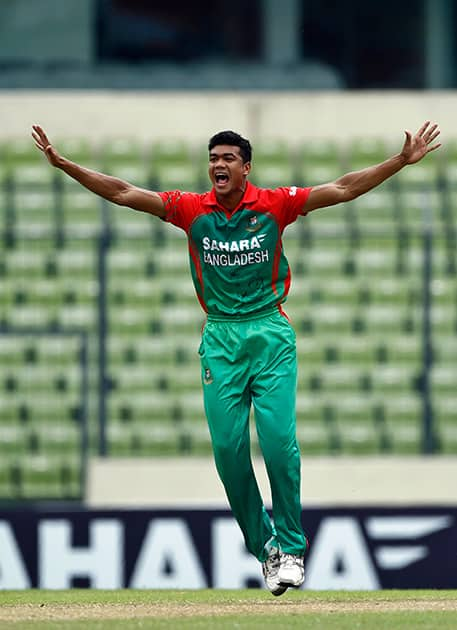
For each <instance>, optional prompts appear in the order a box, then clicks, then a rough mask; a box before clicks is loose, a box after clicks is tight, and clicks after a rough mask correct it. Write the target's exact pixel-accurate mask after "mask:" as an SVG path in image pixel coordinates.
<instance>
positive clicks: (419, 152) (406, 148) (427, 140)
mask: <svg viewBox="0 0 457 630" xmlns="http://www.w3.org/2000/svg"><path fill="white" fill-rule="evenodd" d="M430 125H431V123H430V121H429V120H427V122H425V123H424V124H423V125H422V127H421V128H420V129H419V131H418V132H417V133H416V134H415V135H414V136H413V135H412V133H411V132H410V131H405V135H406V139H405V143H404V145H403V149H402V150H401V155H402V157H403V158H404V159H405V161H406V164H414V163H415V162H419V160H422V158H423V157H424V156H425V155H427V153H430V151H435V149H438V148H439V147H440V146H441V143H439V142H437V143H436V144H432V142H433V141H434V140H435V139H436V138H437V137H438V136H439V135H440V130H439V129H438V125H437V124H433V125H432V126H430Z"/></svg>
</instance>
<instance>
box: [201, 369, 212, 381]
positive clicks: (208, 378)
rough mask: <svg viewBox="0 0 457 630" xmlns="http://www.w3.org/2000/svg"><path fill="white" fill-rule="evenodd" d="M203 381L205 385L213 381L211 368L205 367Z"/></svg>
mask: <svg viewBox="0 0 457 630" xmlns="http://www.w3.org/2000/svg"><path fill="white" fill-rule="evenodd" d="M203 382H204V384H205V385H211V383H212V382H213V375H212V374H211V370H210V369H209V368H205V373H204V375H203Z"/></svg>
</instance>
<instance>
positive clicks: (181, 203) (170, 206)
mask: <svg viewBox="0 0 457 630" xmlns="http://www.w3.org/2000/svg"><path fill="white" fill-rule="evenodd" d="M158 194H159V196H160V197H161V199H162V201H163V203H164V206H165V212H166V214H165V217H164V221H167V222H168V223H172V224H173V225H176V227H179V228H181V229H182V230H184V231H185V232H186V233H187V232H188V231H189V227H190V224H191V223H192V221H193V219H194V218H195V216H196V215H197V214H198V211H199V208H200V203H199V198H200V195H198V194H196V193H188V192H182V191H181V190H172V191H168V192H160V193H158Z"/></svg>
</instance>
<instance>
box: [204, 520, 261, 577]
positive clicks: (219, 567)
mask: <svg viewBox="0 0 457 630" xmlns="http://www.w3.org/2000/svg"><path fill="white" fill-rule="evenodd" d="M212 533H213V549H212V553H213V586H214V588H246V586H247V582H248V580H249V582H250V583H252V581H253V580H256V581H257V582H258V583H259V586H260V585H263V580H262V578H261V574H260V565H259V562H258V560H257V559H256V558H255V557H254V556H253V555H251V554H250V553H249V552H248V551H247V549H246V546H245V544H244V540H243V536H242V534H241V531H240V528H239V526H238V524H237V523H236V521H235V519H232V518H218V519H215V520H214V521H213V527H212ZM227 550H229V552H228V553H227Z"/></svg>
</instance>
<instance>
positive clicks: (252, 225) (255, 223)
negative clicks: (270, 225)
mask: <svg viewBox="0 0 457 630" xmlns="http://www.w3.org/2000/svg"><path fill="white" fill-rule="evenodd" d="M261 227H262V225H261V224H260V222H259V220H258V218H257V217H256V216H255V215H254V216H252V217H250V218H249V220H248V225H247V228H246V229H247V231H248V232H257V231H258V230H260V228H261Z"/></svg>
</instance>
